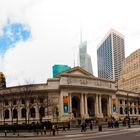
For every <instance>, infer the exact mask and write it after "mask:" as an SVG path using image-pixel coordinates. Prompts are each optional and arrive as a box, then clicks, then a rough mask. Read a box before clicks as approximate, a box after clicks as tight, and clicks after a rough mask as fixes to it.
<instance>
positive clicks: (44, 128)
mask: <svg viewBox="0 0 140 140" xmlns="http://www.w3.org/2000/svg"><path fill="white" fill-rule="evenodd" d="M46 131H47V130H46V127H45V126H44V135H46Z"/></svg>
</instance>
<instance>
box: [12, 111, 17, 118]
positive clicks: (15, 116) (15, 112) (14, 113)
mask: <svg viewBox="0 0 140 140" xmlns="http://www.w3.org/2000/svg"><path fill="white" fill-rule="evenodd" d="M17 115H18V113H17V109H14V110H13V118H17Z"/></svg>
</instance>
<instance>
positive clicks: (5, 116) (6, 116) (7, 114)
mask: <svg viewBox="0 0 140 140" xmlns="http://www.w3.org/2000/svg"><path fill="white" fill-rule="evenodd" d="M4 118H5V119H9V110H8V109H6V110H5V111H4Z"/></svg>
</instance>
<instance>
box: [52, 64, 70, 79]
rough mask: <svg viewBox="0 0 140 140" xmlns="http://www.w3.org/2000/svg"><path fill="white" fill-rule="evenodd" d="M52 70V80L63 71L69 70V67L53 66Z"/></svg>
mask: <svg viewBox="0 0 140 140" xmlns="http://www.w3.org/2000/svg"><path fill="white" fill-rule="evenodd" d="M52 69H53V78H55V77H56V75H57V74H59V73H61V72H63V71H65V70H68V69H71V67H70V66H68V65H54V66H53V67H52Z"/></svg>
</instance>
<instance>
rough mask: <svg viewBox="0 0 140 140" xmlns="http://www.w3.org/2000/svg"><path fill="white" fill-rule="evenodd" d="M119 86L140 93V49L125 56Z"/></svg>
mask: <svg viewBox="0 0 140 140" xmlns="http://www.w3.org/2000/svg"><path fill="white" fill-rule="evenodd" d="M118 88H119V89H123V90H129V91H135V92H138V93H140V49H138V50H136V51H135V52H133V53H132V54H131V55H129V56H128V57H127V58H125V60H124V62H123V66H122V71H121V74H120V79H119V81H118Z"/></svg>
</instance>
